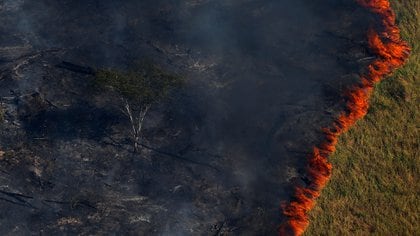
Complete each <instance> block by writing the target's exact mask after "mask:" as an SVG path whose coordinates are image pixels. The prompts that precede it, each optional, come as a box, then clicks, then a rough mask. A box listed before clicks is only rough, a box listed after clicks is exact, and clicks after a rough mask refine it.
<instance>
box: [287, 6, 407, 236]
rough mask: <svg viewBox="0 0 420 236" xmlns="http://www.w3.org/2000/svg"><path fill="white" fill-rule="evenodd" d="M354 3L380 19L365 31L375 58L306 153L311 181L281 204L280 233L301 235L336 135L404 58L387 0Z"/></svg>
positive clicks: (364, 108) (325, 177) (322, 182)
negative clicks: (376, 25)
mask: <svg viewBox="0 0 420 236" xmlns="http://www.w3.org/2000/svg"><path fill="white" fill-rule="evenodd" d="M358 2H359V4H361V5H362V6H364V7H367V8H369V9H370V10H371V11H372V12H374V13H376V14H378V16H379V17H380V18H381V22H382V26H381V28H380V29H379V30H378V31H376V29H371V30H370V31H369V33H368V41H369V47H370V49H371V50H372V52H373V53H375V56H376V59H375V60H374V61H373V62H372V63H371V64H370V65H369V66H368V70H367V72H365V73H364V74H362V75H361V77H360V80H361V81H360V83H359V84H358V85H356V86H354V87H352V88H351V89H349V90H348V91H347V92H346V93H345V96H346V99H347V103H346V108H347V111H346V112H343V113H341V114H340V115H339V116H338V118H337V119H336V120H335V121H334V123H333V125H332V126H331V127H330V128H327V129H325V135H326V139H325V141H324V142H323V143H322V144H321V145H319V147H316V148H314V151H313V153H312V154H311V155H310V156H309V163H308V166H307V172H308V176H309V178H310V181H311V183H310V184H309V186H307V187H301V186H298V187H297V188H296V192H295V195H294V197H295V200H294V201H292V202H290V203H288V204H285V205H284V206H283V213H284V214H285V215H286V216H287V217H288V220H287V221H286V222H285V223H284V224H282V225H281V227H280V232H279V233H280V235H289V234H293V235H301V234H302V233H303V232H304V231H305V229H306V227H307V226H308V224H309V220H308V215H307V214H308V211H309V210H311V209H312V208H313V206H314V204H315V199H316V198H318V197H319V195H320V192H321V190H322V189H323V188H324V186H325V184H326V183H327V182H328V180H329V178H330V176H331V168H332V166H331V164H330V163H329V162H328V156H330V155H331V154H332V153H333V152H334V151H335V145H336V144H337V140H338V137H339V136H340V135H341V134H342V133H344V132H346V131H347V130H348V129H349V128H350V127H351V126H352V125H353V124H354V123H355V122H356V121H357V120H359V119H361V118H363V117H364V116H365V115H366V113H367V111H368V107H369V97H370V94H371V92H372V90H373V86H374V84H375V83H377V82H379V81H380V80H381V79H382V78H383V77H384V76H386V75H389V74H390V73H392V71H393V70H395V69H396V68H398V67H400V66H402V65H403V64H404V62H405V60H406V59H407V57H408V54H409V51H410V49H409V47H408V45H407V44H406V42H404V41H403V40H402V39H401V37H400V32H399V29H398V27H397V26H396V23H395V14H394V12H393V11H392V9H391V6H390V3H389V1H388V0H378V1H375V0H358Z"/></svg>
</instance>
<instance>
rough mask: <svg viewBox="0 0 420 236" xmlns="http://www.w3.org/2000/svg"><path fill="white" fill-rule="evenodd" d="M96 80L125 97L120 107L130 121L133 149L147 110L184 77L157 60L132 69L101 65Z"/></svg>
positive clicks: (138, 140) (137, 145) (138, 139)
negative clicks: (173, 73)
mask: <svg viewBox="0 0 420 236" xmlns="http://www.w3.org/2000/svg"><path fill="white" fill-rule="evenodd" d="M95 80H96V82H97V83H98V84H99V85H101V86H103V87H106V88H110V89H112V90H114V91H116V92H117V93H118V94H119V96H120V98H121V101H122V105H121V111H122V112H123V113H124V114H125V115H126V116H127V118H128V121H129V122H130V125H131V133H132V139H133V146H134V150H135V151H138V149H139V143H140V139H141V136H142V128H143V124H144V121H145V118H146V116H147V113H148V111H149V110H150V108H151V107H152V105H153V104H155V103H157V102H159V101H161V100H162V99H164V98H165V97H167V95H168V94H169V92H170V90H171V89H173V88H175V87H177V86H179V85H180V84H182V82H183V79H182V78H181V77H179V76H175V75H172V74H169V73H167V72H165V71H164V70H162V69H161V68H160V67H158V66H157V65H155V64H152V63H147V62H141V63H137V64H135V66H134V67H133V68H132V69H130V70H129V71H126V72H123V71H118V70H113V69H101V70H98V71H97V72H96V76H95Z"/></svg>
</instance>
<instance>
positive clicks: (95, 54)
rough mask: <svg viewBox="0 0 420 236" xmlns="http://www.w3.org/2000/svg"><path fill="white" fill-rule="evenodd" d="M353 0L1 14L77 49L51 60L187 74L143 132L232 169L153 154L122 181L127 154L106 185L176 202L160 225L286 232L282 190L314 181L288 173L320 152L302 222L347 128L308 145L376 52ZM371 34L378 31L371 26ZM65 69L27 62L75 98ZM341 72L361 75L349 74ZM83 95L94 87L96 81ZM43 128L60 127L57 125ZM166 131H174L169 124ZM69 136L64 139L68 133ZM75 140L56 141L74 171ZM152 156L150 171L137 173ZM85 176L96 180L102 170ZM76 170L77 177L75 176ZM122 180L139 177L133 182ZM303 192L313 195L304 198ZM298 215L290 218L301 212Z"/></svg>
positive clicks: (93, 0) (162, 144)
mask: <svg viewBox="0 0 420 236" xmlns="http://www.w3.org/2000/svg"><path fill="white" fill-rule="evenodd" d="M17 2H18V1H16V3H17ZM349 2H352V1H349V0H347V1H346V0H342V1H337V0H328V1H313V0H297V1H291V0H289V1H287V0H264V1H260V0H230V1H222V0H220V1H219V0H208V1H205V0H204V1H181V0H176V1H156V0H154V1H152V0H146V1H134V0H132V1H98V0H87V1H82V0H72V1H69V0H62V1H53V0H42V1H29V0H26V1H19V3H20V4H12V1H7V2H6V3H7V4H3V5H2V7H3V8H2V9H9V10H10V11H12V10H11V9H15V10H13V11H12V12H4V13H1V17H2V18H3V17H5V18H7V19H8V20H9V21H10V22H18V23H17V28H12V27H8V28H7V26H3V27H6V28H5V29H3V30H2V32H3V31H8V32H9V34H12V33H13V34H15V33H16V34H17V35H21V36H22V38H23V41H26V42H27V43H28V44H30V45H31V46H32V47H33V48H36V50H45V49H49V48H61V49H63V50H64V51H65V53H63V55H62V56H60V57H58V56H57V57H54V58H49V59H48V60H45V62H44V61H42V63H49V64H50V65H49V66H50V67H53V65H54V64H57V63H59V62H60V60H65V61H71V62H74V63H76V64H81V65H88V66H92V67H117V68H126V67H128V66H129V65H130V64H131V63H132V62H133V61H134V60H136V59H145V58H149V59H150V58H151V59H153V60H154V61H155V62H156V63H158V64H161V65H162V66H163V67H165V68H168V69H169V70H173V71H174V72H177V73H181V74H182V75H183V76H185V77H187V79H188V82H187V84H186V85H185V88H184V89H183V90H182V91H180V92H177V93H176V94H175V95H174V98H173V99H172V100H168V101H165V102H164V103H163V104H161V105H160V106H158V107H157V108H155V110H154V111H152V112H155V113H163V114H164V115H165V119H162V120H160V119H156V120H153V122H150V123H149V127H148V128H149V130H150V131H149V134H150V135H148V136H146V137H145V139H146V140H148V142H149V144H150V146H153V147H157V148H162V149H164V150H170V151H172V152H173V153H177V154H178V153H181V154H180V155H182V156H183V157H185V158H189V159H191V160H194V161H196V162H200V163H209V164H211V165H214V166H215V167H216V168H217V169H218V170H220V172H214V171H212V170H207V169H205V168H203V167H197V166H193V167H191V166H189V165H187V164H185V165H182V164H180V163H179V162H176V161H168V160H166V159H164V157H161V156H158V155H156V156H154V155H152V154H149V155H152V157H153V162H152V163H153V164H152V165H151V167H150V168H149V167H147V168H146V167H144V166H145V165H144V164H142V165H140V164H136V165H134V164H133V166H130V168H131V169H130V170H131V171H132V172H131V173H134V174H132V176H130V178H129V181H128V180H127V182H126V183H120V182H116V183H112V182H113V181H121V182H123V180H120V179H122V177H121V178H119V177H120V176H119V175H122V173H121V172H127V173H130V172H129V171H125V170H124V171H122V170H121V169H122V168H123V167H122V166H124V164H123V163H121V167H120V165H115V164H113V165H112V166H113V168H110V169H108V170H107V171H108V172H106V171H104V172H106V173H105V174H104V176H106V175H108V177H104V181H105V182H106V183H107V184H108V185H109V186H108V185H107V188H113V189H112V191H114V192H122V193H121V194H131V195H136V194H139V192H141V194H144V195H146V196H147V197H149V199H151V200H150V201H152V202H153V204H156V205H158V204H160V203H161V202H165V204H166V205H169V206H170V207H168V209H169V210H168V212H165V213H153V214H154V215H153V217H151V218H152V219H154V222H153V225H152V226H153V227H155V228H159V227H160V228H162V229H163V232H168V233H173V232H179V233H180V234H181V233H183V232H184V233H191V232H200V233H201V232H203V233H204V234H205V233H208V232H209V229H210V228H211V227H212V225H214V224H220V225H221V226H220V227H222V228H223V229H219V230H226V232H233V233H235V234H241V233H242V234H252V233H255V234H257V233H258V234H264V233H267V234H268V233H272V232H274V231H276V225H277V224H278V222H279V218H280V217H281V216H280V214H279V209H278V205H279V204H278V203H279V201H281V200H287V199H289V196H290V192H291V190H290V189H291V187H292V186H293V185H294V184H295V183H296V182H305V181H307V180H306V178H305V176H304V174H302V175H301V176H299V177H297V175H294V176H290V173H289V172H296V173H301V172H302V171H301V169H302V168H304V166H305V165H306V164H308V165H309V172H308V173H309V174H308V176H309V177H310V180H311V181H312V183H313V185H314V186H312V185H311V186H310V187H309V188H301V189H300V190H298V192H297V196H298V199H299V197H301V198H300V200H297V201H296V202H297V203H296V204H294V203H292V204H290V206H286V208H285V209H286V210H285V215H286V216H289V217H290V218H291V219H295V218H296V217H297V216H295V215H296V214H297V213H298V215H299V217H303V218H302V220H301V221H304V223H306V221H305V219H306V218H305V217H306V211H307V210H308V209H310V208H311V206H312V204H313V201H312V198H313V197H315V196H317V194H318V193H319V192H318V187H319V186H323V185H324V184H325V179H326V178H327V177H328V176H329V174H330V168H331V166H330V165H329V164H328V163H327V162H326V161H325V156H326V153H325V152H327V151H328V152H331V151H332V150H331V144H334V142H335V140H336V136H337V135H338V133H337V132H338V131H336V130H333V129H331V130H328V133H327V134H328V135H329V139H328V142H327V143H326V144H327V146H325V145H320V146H319V148H318V149H315V151H314V152H313V153H312V154H313V155H311V157H312V158H310V159H309V161H308V163H306V162H307V160H306V159H305V157H306V156H307V154H308V153H309V152H311V147H312V146H314V145H317V144H319V143H320V140H321V139H322V138H323V135H324V134H323V133H322V132H320V131H319V127H326V126H327V125H328V124H331V122H333V119H334V117H335V115H336V114H337V112H338V111H341V110H342V106H343V105H345V104H344V103H343V102H342V101H341V100H340V98H341V95H337V94H340V93H341V90H342V88H343V87H345V86H347V85H348V84H354V83H355V82H356V81H355V79H354V78H353V77H352V76H351V75H352V74H354V73H357V71H358V70H359V69H360V67H361V66H360V65H357V64H355V63H354V61H357V59H360V58H363V57H364V56H366V53H365V52H364V48H363V45H359V44H357V43H355V42H358V41H359V40H362V39H363V38H364V31H365V29H366V28H367V26H366V22H365V20H364V19H366V18H365V17H366V15H365V14H364V12H362V11H360V9H358V8H356V7H355V4H353V5H352V3H349ZM349 9H350V10H349ZM9 25H11V24H9ZM382 37H383V35H381V36H380V37H379V38H382ZM4 41H6V40H4ZM4 41H3V40H0V42H1V43H2V44H5V43H10V42H4ZM10 41H12V40H10ZM371 41H372V42H373V41H377V39H376V38H375V37H372V38H371ZM372 42H371V44H372ZM376 44H377V43H376ZM377 45H378V44H377ZM379 45H381V44H379ZM385 46H386V47H388V46H387V44H386V45H385ZM349 49H351V50H349ZM349 51H351V52H354V53H349ZM381 52H383V50H381ZM382 56H388V55H385V54H383V55H382ZM38 64H41V63H38ZM378 65H379V64H378ZM378 65H375V67H372V68H371V70H372V71H374V68H376V67H377V66H378ZM379 66H380V65H379ZM28 67H29V66H28ZM50 67H49V68H50ZM63 73H64V72H62V71H61V72H57V71H56V70H53V69H49V70H45V71H44V70H43V69H39V70H37V72H36V73H33V70H28V80H30V81H31V83H30V84H27V85H25V88H30V87H31V85H33V87H34V89H37V88H36V87H37V86H40V85H39V83H41V82H42V83H43V84H42V86H44V87H45V88H48V89H43V90H40V91H41V92H42V93H46V95H45V97H47V98H49V99H50V100H51V101H52V102H53V103H54V104H55V103H57V104H66V105H67V104H71V102H72V101H73V100H74V99H73V98H71V97H70V98H66V97H65V96H59V95H57V94H60V93H58V92H56V91H61V90H63V87H61V85H60V84H59V81H60V80H59V79H57V80H55V78H61V76H62V75H63ZM372 73H373V72H372ZM46 75H48V76H50V77H52V78H54V80H50V81H49V82H48V81H47V82H46V81H45V80H43V77H44V76H46ZM343 78H350V79H347V80H346V81H343ZM34 81H38V82H39V83H35V82H34ZM19 83H23V82H19ZM55 83H57V84H58V85H57V84H55ZM66 83H68V84H72V83H73V82H70V81H66ZM78 83H82V82H78ZM366 83H367V82H366ZM54 86H56V87H54ZM73 89H74V88H73ZM83 91H85V90H83ZM352 91H353V90H352ZM357 91H360V90H357ZM362 93H365V91H364V90H363V92H362ZM66 96H69V95H66ZM357 96H359V94H358V92H356V91H355V92H351V93H350V95H349V96H347V97H346V98H347V100H349V102H348V104H347V107H348V108H349V110H350V111H349V114H347V113H345V115H342V116H340V118H341V120H342V121H340V122H341V123H340V122H338V123H337V127H341V126H343V127H344V126H345V127H347V126H346V125H344V123H346V122H350V123H351V122H353V120H354V119H356V118H359V117H360V116H361V115H363V114H364V113H363V109H365V108H362V107H361V105H359V104H360V102H359V100H357V99H356V98H357ZM63 97H65V98H63ZM80 97H81V98H80V99H84V98H85V97H84V94H82V95H80ZM86 97H87V96H86ZM63 100H64V101H63ZM57 101H60V102H57ZM363 101H364V100H363ZM363 101H362V103H363ZM91 103H92V101H86V102H85V103H82V105H80V106H81V107H83V109H88V108H87V107H88V106H87V105H85V104H91ZM103 103H104V102H102V104H103ZM353 104H356V106H358V108H359V107H361V108H360V109H362V112H361V113H360V114H359V113H357V114H356V113H354V112H353V110H355V109H353V108H352V106H354V105H353ZM95 105H96V104H95ZM92 106H93V105H92ZM78 109H81V108H80V107H76V110H75V112H74V113H75V114H85V113H88V114H90V113H95V114H97V111H99V110H101V109H98V108H95V109H94V110H88V111H85V112H84V113H76V111H78ZM105 110H106V109H105ZM52 113H54V111H52ZM48 114H50V113H48ZM64 114H67V113H64ZM350 116H351V120H349V119H350V118H348V117H350ZM53 117H54V116H53ZM58 117H60V116H58ZM83 117H84V116H82V118H79V117H78V118H77V119H76V120H77V122H73V123H72V124H74V125H79V126H82V124H90V123H89V122H87V123H86V122H82V121H79V120H82V119H83ZM104 117H105V116H104ZM150 117H152V118H154V117H160V116H158V115H153V114H152V115H151V116H150ZM50 121H54V120H51V119H50ZM45 123H48V122H45ZM96 123H97V124H99V123H98V122H96ZM104 123H107V124H108V123H112V122H104ZM146 123H147V122H146ZM150 124H155V126H151V125H150ZM346 124H347V123H346ZM56 126H57V125H54V124H51V127H56ZM85 126H86V125H85ZM85 126H83V127H84V129H86V127H85ZM70 128H72V127H70ZM79 128H80V127H77V128H75V129H74V130H79ZM120 128H121V127H113V130H118V131H119V132H124V129H120ZM42 129H43V128H42ZM44 130H45V132H46V133H47V134H46V135H50V136H49V137H52V133H48V132H49V131H48V130H46V129H44ZM146 130H147V129H146ZM340 132H341V131H340ZM160 133H163V135H161V136H159V135H160ZM60 134H61V133H60ZM76 134H78V133H77V132H76ZM119 135H120V136H123V135H121V134H119ZM57 136H58V135H56V136H54V138H57V139H59V138H60V137H57ZM68 136H69V135H68ZM115 136H116V137H117V138H120V136H118V135H115ZM66 138H69V137H66ZM72 138H75V137H73V136H72ZM79 138H81V137H79ZM114 138H115V137H114ZM75 139H76V138H75ZM89 141H90V142H92V143H91V144H90V145H91V146H92V147H95V148H97V149H100V148H101V146H100V144H99V143H95V142H97V141H96V140H93V141H92V140H89ZM71 142H74V143H75V144H76V143H77V141H76V140H75V141H69V142H67V144H66V145H65V146H64V145H63V144H60V142H59V141H58V142H56V145H61V146H63V147H65V148H60V147H58V148H57V150H63V152H68V153H67V154H68V155H64V154H63V153H61V152H60V154H59V156H60V158H61V159H60V158H58V161H57V163H58V162H60V161H61V163H65V165H66V168H68V169H69V174H67V175H66V176H71V171H70V170H71V168H70V167H68V166H71V165H72V163H73V162H74V161H73V160H72V158H75V157H73V153H79V152H80V151H78V150H77V147H73V146H72V145H71V144H70V143H71ZM87 146H88V145H87ZM54 148H55V147H54ZM72 148H74V149H75V150H76V151H77V152H75V151H74V150H72ZM87 149H88V148H86V150H87ZM97 149H95V150H96V152H94V151H89V154H86V155H87V156H89V158H90V159H95V160H96V158H97V156H95V155H97V153H101V154H102V153H109V155H110V156H111V157H109V158H108V159H107V160H108V161H109V162H110V163H111V162H112V160H114V159H113V158H114V155H115V156H117V154H118V152H119V151H120V149H117V148H111V147H108V149H109V150H100V152H99V151H97ZM83 150H85V149H83ZM45 153H47V151H45ZM145 153H146V152H145ZM111 154H112V155H111ZM57 155H58V154H57ZM103 155H105V154H103ZM121 155H122V154H121ZM89 158H87V159H89ZM139 158H141V157H139ZM76 159H77V158H76ZM101 160H102V159H101ZM115 161H120V160H115ZM98 162H99V161H98ZM105 164H106V163H105ZM105 164H104V165H105ZM120 168H121V169H120ZM127 168H128V167H127ZM140 168H142V175H143V176H142V177H139V176H140V174H137V172H140V171H139V170H138V169H140ZM105 169H106V168H105ZM289 170H291V171H289ZM320 173H321V174H320ZM101 174H102V173H101ZM60 177H61V176H60V175H57V176H56V178H57V179H60ZM101 178H102V177H98V179H101ZM83 181H85V182H86V183H85V185H83V186H95V187H96V185H97V184H96V183H94V182H92V181H91V180H83ZM65 182H66V183H68V184H69V185H71V184H72V181H71V179H67V180H66V181H65ZM112 184H115V186H120V185H123V186H128V187H126V189H124V191H122V190H120V189H118V188H117V187H113V185H112ZM110 186H111V187H110ZM174 186H182V189H183V191H184V192H183V194H182V195H181V197H174V196H175V195H174V194H173V193H172V192H170V193H169V192H168V189H171V188H173V187H174ZM77 187H78V186H73V189H74V188H76V189H77ZM86 188H87V187H86ZM98 188H99V187H98ZM69 189H70V188H69ZM313 189H315V190H313ZM63 191H66V192H65V194H63V195H72V194H73V193H72V192H70V190H68V191H67V190H63ZM109 192H111V191H109V190H108V189H105V188H104V189H101V190H100V191H99V190H98V194H99V193H100V194H103V195H104V196H102V197H103V198H105V199H107V198H108V197H109V199H111V197H110V196H108V195H111V194H110V193H109ZM176 196H178V195H176ZM302 196H303V198H302ZM309 196H310V197H309ZM305 197H309V198H308V199H306V198H305ZM109 201H111V200H109ZM301 202H305V204H308V205H305V206H304V207H303V208H302V206H301V205H302V204H301ZM131 213H135V212H134V210H133V211H132V212H131ZM197 215H198V216H199V217H197ZM299 219H301V218H299ZM121 221H124V219H121ZM301 221H299V222H298V224H301ZM221 222H222V223H221ZM295 224H297V223H295V221H289V225H292V226H293V227H294V226H295ZM152 226H150V227H152ZM289 227H291V226H287V228H289ZM300 228H302V227H300ZM300 228H299V229H300ZM229 230H231V231H229ZM293 230H295V228H293ZM150 232H156V231H153V230H151V231H150ZM296 232H297V231H296Z"/></svg>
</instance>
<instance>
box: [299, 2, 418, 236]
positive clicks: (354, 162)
mask: <svg viewBox="0 0 420 236" xmlns="http://www.w3.org/2000/svg"><path fill="white" fill-rule="evenodd" d="M365 2H366V1H365ZM377 2H384V1H377ZM392 6H393V8H394V9H395V10H396V12H397V15H398V19H399V22H398V24H399V26H400V28H401V34H402V36H403V38H404V39H405V40H407V41H408V42H409V43H410V45H411V46H412V53H411V56H410V59H409V61H408V63H407V64H406V65H405V67H404V68H402V69H400V70H398V71H397V72H396V73H394V76H392V78H389V79H388V80H385V81H384V82H382V83H381V84H379V85H377V86H375V91H374V92H373V94H372V98H371V103H372V106H371V107H370V109H369V113H368V114H367V116H366V117H365V119H363V120H361V121H360V122H358V123H357V125H356V126H355V127H354V128H352V129H351V130H350V131H349V132H348V133H346V134H344V135H343V136H341V137H340V141H339V142H338V145H337V152H336V153H335V154H334V155H332V156H331V158H330V160H331V162H332V164H333V165H334V173H333V175H332V178H331V181H330V183H329V184H328V185H327V187H326V188H325V190H324V191H323V192H322V194H321V197H320V198H319V199H318V203H317V205H316V206H315V207H314V210H313V211H312V212H311V213H310V221H311V224H310V227H309V228H308V230H307V232H306V235H329V234H331V235H337V234H338V235H367V234H375V235H415V234H417V233H418V232H419V231H420V225H419V223H418V222H420V221H419V217H418V216H419V212H420V209H419V208H420V207H419V206H420V201H419V199H418V197H417V196H418V194H419V189H420V186H419V184H418V178H419V174H420V171H419V166H420V158H419V154H418V153H419V144H418V137H419V135H418V124H419V118H418V111H419V102H418V97H417V95H418V94H419V89H420V86H419V81H418V74H419V72H420V70H419V65H420V61H419V43H418V42H420V34H419V30H418V25H419V22H420V17H419V16H420V11H419V10H418V9H420V4H419V2H418V1H416V0H405V1H402V0H400V1H394V2H393V3H392ZM376 40H377V38H376V36H375V37H371V42H375V41H376ZM378 46H381V44H378ZM377 49H379V48H377ZM379 54H380V55H381V56H382V57H388V55H386V54H385V53H381V51H379Z"/></svg>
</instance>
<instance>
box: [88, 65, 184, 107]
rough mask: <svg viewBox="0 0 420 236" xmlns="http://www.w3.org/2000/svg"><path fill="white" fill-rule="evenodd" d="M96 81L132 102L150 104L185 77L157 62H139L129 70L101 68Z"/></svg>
mask: <svg viewBox="0 0 420 236" xmlns="http://www.w3.org/2000/svg"><path fill="white" fill-rule="evenodd" d="M95 81H96V83H97V84H99V85H101V86H102V87H110V88H112V89H113V90H115V91H117V92H118V93H119V94H121V95H122V96H123V97H124V98H125V99H127V100H128V101H130V102H132V103H135V104H139V105H149V104H152V103H154V102H157V101H159V100H161V99H162V98H165V97H166V96H167V95H168V93H169V92H170V90H171V89H172V88H175V87H178V86H179V85H181V84H182V83H183V78H182V77H180V76H177V75H173V74H170V73H168V72H166V71H164V70H163V69H162V68H160V67H159V66H157V65H156V64H153V63H150V62H138V63H136V64H135V65H134V66H133V67H132V68H131V69H129V70H128V71H120V70H116V69H100V70H98V71H97V72H96V77H95Z"/></svg>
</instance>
